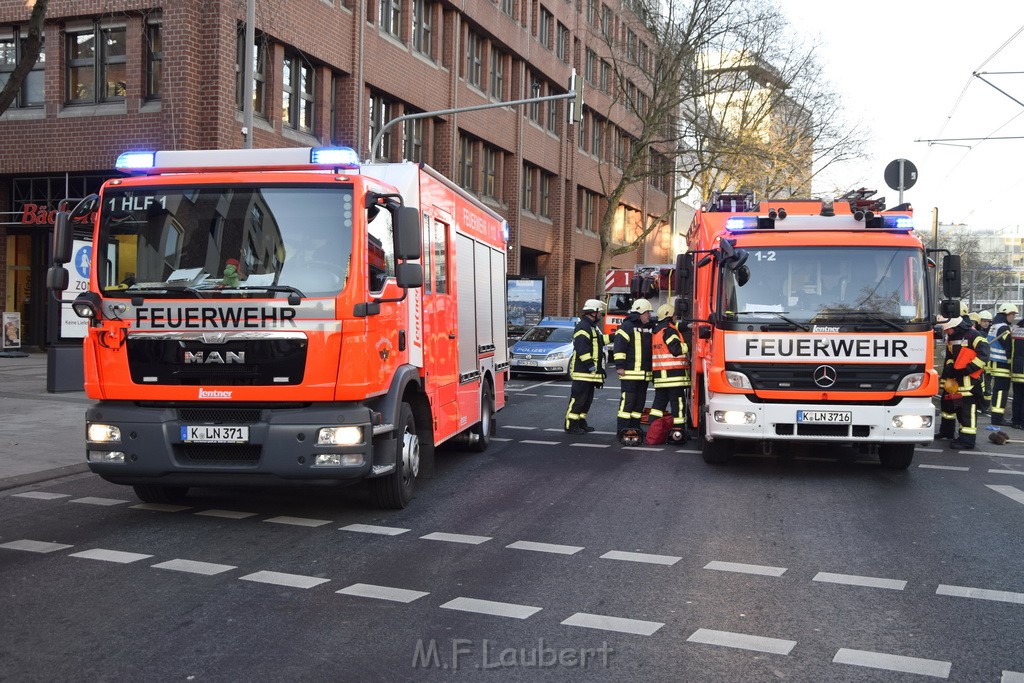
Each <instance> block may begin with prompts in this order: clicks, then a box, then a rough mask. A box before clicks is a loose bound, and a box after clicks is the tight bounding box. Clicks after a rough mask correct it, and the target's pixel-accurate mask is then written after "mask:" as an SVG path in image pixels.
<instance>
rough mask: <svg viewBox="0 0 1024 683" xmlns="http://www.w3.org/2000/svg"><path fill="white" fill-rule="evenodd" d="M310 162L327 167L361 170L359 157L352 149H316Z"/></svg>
mask: <svg viewBox="0 0 1024 683" xmlns="http://www.w3.org/2000/svg"><path fill="white" fill-rule="evenodd" d="M309 161H310V163H313V164H322V165H325V166H334V167H336V168H337V167H344V168H359V155H358V154H356V151H355V150H354V149H352V148H351V147H314V148H313V149H312V150H310V153H309Z"/></svg>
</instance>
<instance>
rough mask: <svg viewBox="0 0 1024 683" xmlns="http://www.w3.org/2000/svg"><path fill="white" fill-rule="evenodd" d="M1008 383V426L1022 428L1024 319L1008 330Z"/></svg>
mask: <svg viewBox="0 0 1024 683" xmlns="http://www.w3.org/2000/svg"><path fill="white" fill-rule="evenodd" d="M1009 360H1010V384H1011V385H1012V386H1013V389H1012V390H1013V400H1012V402H1011V404H1010V408H1011V419H1010V426H1011V427H1013V428H1014V429H1024V319H1022V320H1018V321H1017V324H1016V325H1014V326H1013V328H1012V329H1011V331H1010V359H1009Z"/></svg>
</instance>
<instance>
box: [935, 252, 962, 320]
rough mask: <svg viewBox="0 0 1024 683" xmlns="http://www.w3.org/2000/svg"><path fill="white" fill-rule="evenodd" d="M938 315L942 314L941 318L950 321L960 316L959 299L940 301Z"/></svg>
mask: <svg viewBox="0 0 1024 683" xmlns="http://www.w3.org/2000/svg"><path fill="white" fill-rule="evenodd" d="M958 258H959V257H958ZM939 313H941V314H942V317H944V318H949V319H950V320H952V319H953V318H957V317H959V316H960V300H959V299H944V300H943V301H942V303H941V304H939Z"/></svg>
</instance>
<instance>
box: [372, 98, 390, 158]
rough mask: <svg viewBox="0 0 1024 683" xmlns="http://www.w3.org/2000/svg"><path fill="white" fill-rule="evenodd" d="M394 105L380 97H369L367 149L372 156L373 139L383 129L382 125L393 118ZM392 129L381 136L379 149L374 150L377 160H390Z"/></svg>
mask: <svg viewBox="0 0 1024 683" xmlns="http://www.w3.org/2000/svg"><path fill="white" fill-rule="evenodd" d="M393 111H394V104H393V103H392V102H389V101H388V100H386V99H384V98H383V97H381V96H380V95H372V96H370V140H369V145H368V146H369V147H370V153H371V154H373V153H374V150H373V147H372V146H373V139H374V138H375V137H377V133H379V132H380V131H381V130H382V129H383V128H384V124H385V123H387V122H388V121H390V120H391V119H393V118H394V116H393ZM393 130H394V128H393V127H392V128H388V129H387V130H386V131H385V132H384V135H383V136H381V140H380V147H378V148H377V149H376V153H377V158H378V159H383V160H384V161H390V160H391V132H392V131H393Z"/></svg>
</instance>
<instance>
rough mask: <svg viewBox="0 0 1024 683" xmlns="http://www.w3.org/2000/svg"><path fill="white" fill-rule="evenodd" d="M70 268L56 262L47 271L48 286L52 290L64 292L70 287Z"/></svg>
mask: <svg viewBox="0 0 1024 683" xmlns="http://www.w3.org/2000/svg"><path fill="white" fill-rule="evenodd" d="M68 282H69V275H68V269H67V268H65V267H64V266H63V265H61V264H59V263H54V264H53V265H52V266H50V268H49V269H48V270H47V271H46V288H47V289H49V290H50V291H52V292H57V293H58V294H59V293H60V292H63V291H64V290H65V289H67V288H68Z"/></svg>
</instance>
